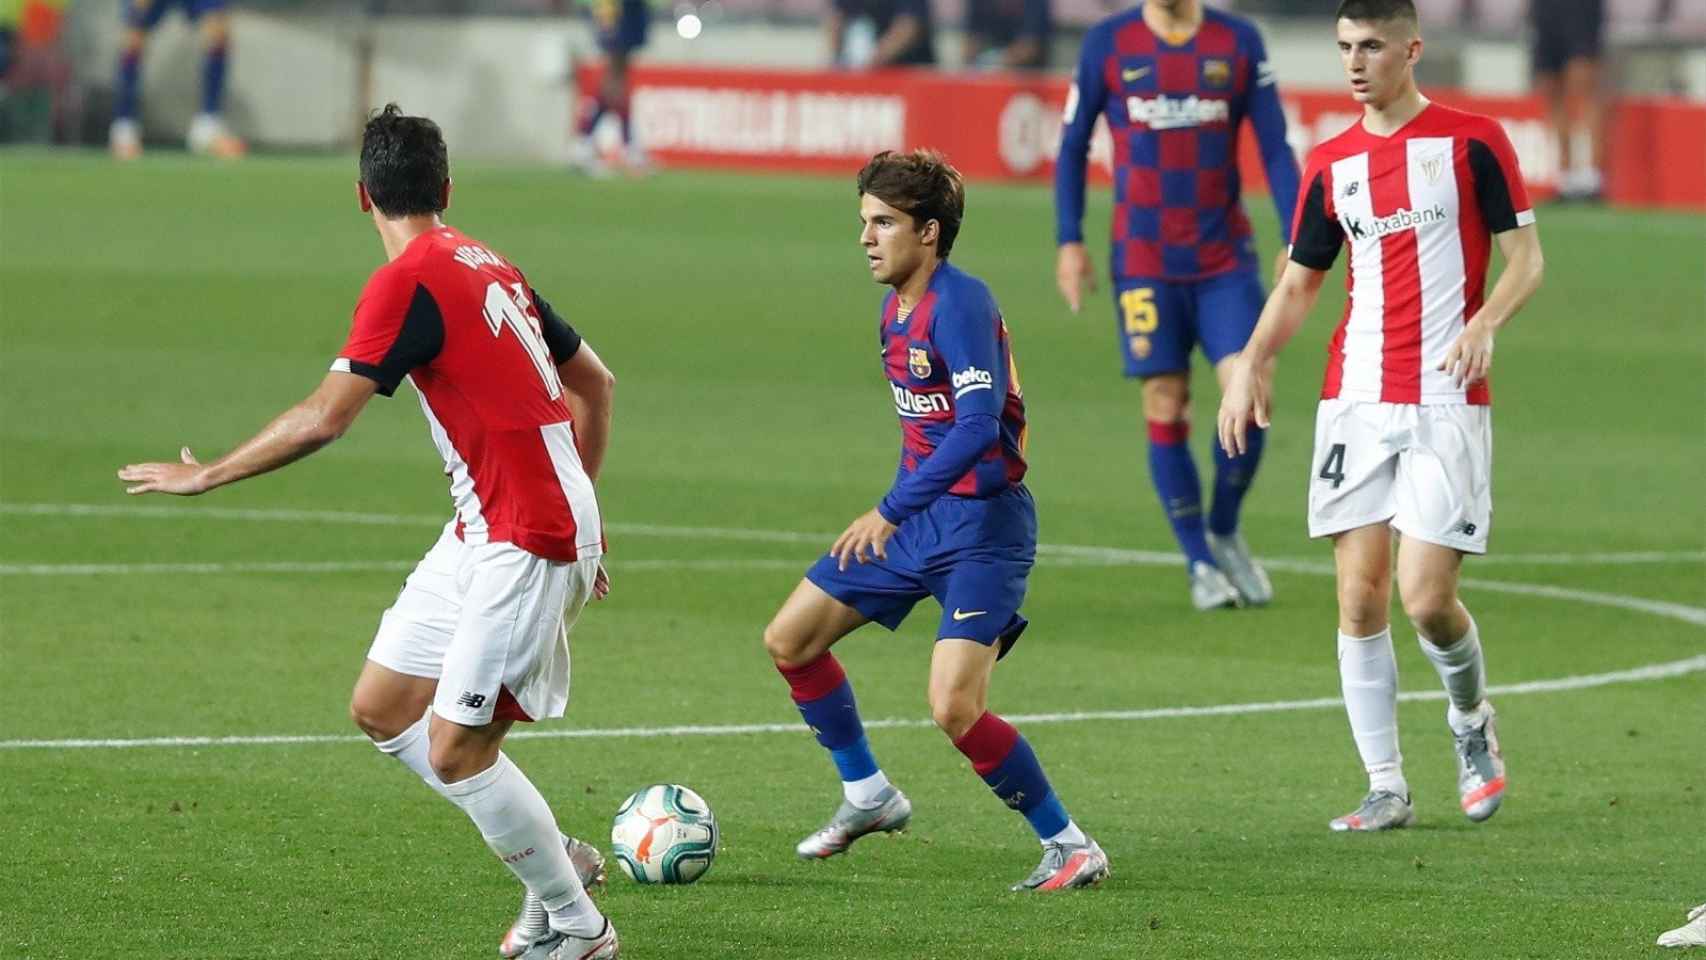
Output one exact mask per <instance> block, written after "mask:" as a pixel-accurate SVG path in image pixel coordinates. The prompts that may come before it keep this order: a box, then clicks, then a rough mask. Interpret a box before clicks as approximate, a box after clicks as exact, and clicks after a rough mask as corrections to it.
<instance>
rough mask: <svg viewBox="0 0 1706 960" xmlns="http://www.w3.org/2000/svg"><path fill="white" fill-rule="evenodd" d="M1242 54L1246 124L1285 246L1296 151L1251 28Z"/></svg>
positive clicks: (1293, 195)
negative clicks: (1253, 138) (1257, 150)
mask: <svg viewBox="0 0 1706 960" xmlns="http://www.w3.org/2000/svg"><path fill="white" fill-rule="evenodd" d="M1246 56H1247V57H1248V58H1249V74H1248V76H1247V77H1246V78H1245V83H1246V87H1245V89H1246V90H1248V91H1249V100H1248V103H1249V110H1250V126H1251V128H1252V129H1254V130H1255V131H1256V145H1257V146H1258V147H1259V148H1260V150H1261V154H1262V170H1263V172H1264V173H1265V174H1266V175H1267V180H1268V194H1269V195H1270V196H1271V197H1272V198H1273V201H1274V210H1275V211H1276V212H1278V214H1279V228H1280V243H1281V245H1282V246H1283V245H1289V244H1290V243H1291V223H1292V219H1293V217H1294V216H1295V215H1296V212H1297V194H1298V189H1299V188H1298V185H1299V182H1300V179H1301V178H1300V175H1299V173H1298V169H1297V154H1295V153H1293V152H1292V150H1291V144H1290V143H1288V142H1287V141H1286V128H1285V108H1284V107H1283V106H1282V105H1281V104H1280V97H1279V83H1278V82H1277V81H1276V79H1275V78H1274V69H1273V66H1272V65H1271V64H1270V63H1269V62H1268V52H1267V48H1266V47H1265V46H1263V44H1262V37H1261V35H1260V34H1258V33H1256V31H1255V30H1254V29H1251V31H1250V47H1249V49H1248V50H1247V51H1246ZM1282 264H1283V261H1282Z"/></svg>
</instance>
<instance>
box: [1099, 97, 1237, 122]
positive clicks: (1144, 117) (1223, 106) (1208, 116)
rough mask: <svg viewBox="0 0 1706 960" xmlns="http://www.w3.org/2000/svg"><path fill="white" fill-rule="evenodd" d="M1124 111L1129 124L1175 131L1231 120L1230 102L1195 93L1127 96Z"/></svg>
mask: <svg viewBox="0 0 1706 960" xmlns="http://www.w3.org/2000/svg"><path fill="white" fill-rule="evenodd" d="M1125 112H1126V114H1127V115H1128V116H1130V117H1131V122H1132V123H1141V124H1144V125H1145V126H1147V127H1149V129H1151V130H1177V129H1179V128H1180V127H1200V126H1203V125H1205V124H1210V123H1226V122H1228V121H1229V120H1231V119H1232V104H1231V103H1229V102H1227V101H1225V100H1212V99H1210V100H1205V99H1203V98H1202V97H1198V96H1189V97H1184V98H1180V97H1168V96H1160V97H1149V98H1144V97H1126V98H1125Z"/></svg>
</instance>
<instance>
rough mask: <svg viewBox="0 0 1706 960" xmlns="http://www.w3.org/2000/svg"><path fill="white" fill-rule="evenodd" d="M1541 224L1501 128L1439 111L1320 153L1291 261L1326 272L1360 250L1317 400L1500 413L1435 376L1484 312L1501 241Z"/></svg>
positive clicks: (1306, 178) (1342, 139) (1483, 396)
mask: <svg viewBox="0 0 1706 960" xmlns="http://www.w3.org/2000/svg"><path fill="white" fill-rule="evenodd" d="M1533 222H1534V209H1533V206H1532V205H1531V204H1530V203H1529V200H1528V189H1527V187H1526V186H1525V185H1524V184H1523V180H1522V171H1521V170H1519V169H1518V168H1517V162H1516V152H1515V151H1514V150H1512V149H1511V144H1510V139H1509V138H1508V137H1506V136H1505V132H1504V129H1503V128H1502V127H1500V126H1499V124H1498V121H1496V120H1493V119H1492V118H1491V117H1483V116H1480V115H1478V114H1473V113H1465V112H1463V111H1461V110H1453V109H1451V108H1449V107H1442V106H1440V105H1439V104H1437V103H1434V104H1429V105H1428V106H1426V107H1424V108H1423V109H1422V112H1421V113H1419V114H1417V115H1416V116H1415V118H1414V119H1412V120H1411V121H1410V122H1409V123H1407V124H1405V125H1404V127H1403V128H1402V129H1400V130H1398V131H1397V132H1396V133H1394V134H1392V135H1391V136H1389V137H1379V136H1375V135H1374V134H1372V133H1369V132H1368V131H1367V130H1365V129H1363V125H1362V123H1361V122H1360V121H1359V122H1358V123H1356V124H1355V125H1353V126H1352V127H1351V128H1350V129H1349V130H1346V131H1345V132H1344V133H1341V134H1339V135H1338V136H1336V137H1334V138H1333V139H1331V140H1328V141H1326V142H1325V143H1322V144H1321V145H1320V146H1318V147H1316V148H1315V150H1314V151H1313V152H1312V153H1311V154H1310V155H1309V162H1308V164H1307V165H1306V166H1305V169H1304V173H1303V191H1302V197H1301V198H1300V199H1299V201H1298V205H1297V214H1296V218H1295V222H1294V224H1293V229H1292V238H1293V242H1292V248H1291V259H1292V260H1294V261H1296V262H1297V263H1300V264H1302V265H1304V266H1306V267H1310V268H1312V269H1315V270H1327V269H1329V268H1331V267H1332V265H1333V261H1334V260H1335V259H1337V257H1338V254H1339V248H1340V247H1342V246H1345V245H1347V244H1348V245H1349V246H1350V250H1351V261H1350V270H1349V271H1348V272H1347V274H1346V277H1345V286H1346V288H1347V290H1349V293H1350V296H1349V297H1348V299H1347V301H1346V303H1345V316H1344V319H1343V320H1341V321H1340V322H1339V328H1338V330H1337V332H1335V333H1334V334H1333V339H1332V341H1331V343H1329V344H1328V347H1327V375H1326V379H1325V383H1324V384H1323V385H1322V388H1321V396H1322V397H1323V398H1324V399H1332V398H1343V399H1347V400H1369V401H1379V402H1383V403H1470V404H1487V403H1489V402H1491V393H1490V392H1489V390H1488V387H1487V382H1486V381H1485V380H1483V381H1481V382H1479V383H1476V384H1473V385H1471V386H1469V387H1468V388H1467V389H1464V388H1460V387H1457V386H1456V385H1454V384H1453V383H1452V381H1451V377H1450V375H1449V374H1447V373H1445V372H1443V371H1440V370H1437V369H1435V368H1436V367H1438V366H1439V364H1440V363H1441V362H1442V361H1443V360H1444V359H1445V356H1446V352H1447V351H1448V350H1450V348H1451V344H1452V343H1453V341H1455V340H1456V339H1457V336H1458V334H1460V333H1462V331H1463V327H1464V325H1465V324H1466V323H1467V322H1468V321H1469V319H1470V318H1472V317H1474V316H1475V313H1476V311H1478V310H1480V309H1481V303H1482V300H1483V298H1484V297H1485V291H1486V286H1487V261H1488V258H1489V255H1490V253H1491V250H1492V235H1493V234H1495V233H1503V232H1504V231H1506V230H1514V229H1516V228H1517V227H1523V226H1527V225H1528V224H1531V223H1533Z"/></svg>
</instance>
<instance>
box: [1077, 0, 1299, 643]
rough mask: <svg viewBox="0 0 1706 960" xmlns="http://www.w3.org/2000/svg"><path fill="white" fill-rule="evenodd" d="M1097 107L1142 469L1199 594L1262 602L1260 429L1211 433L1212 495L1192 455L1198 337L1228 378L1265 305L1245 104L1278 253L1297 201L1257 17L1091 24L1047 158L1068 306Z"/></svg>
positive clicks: (1277, 269) (1166, 16)
mask: <svg viewBox="0 0 1706 960" xmlns="http://www.w3.org/2000/svg"><path fill="white" fill-rule="evenodd" d="M1104 114H1105V115H1106V117H1107V121H1108V132H1109V133H1110V134H1112V137H1113V141H1114V169H1113V181H1114V216H1113V224H1112V231H1111V233H1112V244H1111V249H1110V251H1109V261H1110V262H1111V266H1112V271H1113V294H1114V323H1115V329H1116V335H1117V336H1118V337H1119V344H1120V346H1119V352H1120V358H1121V360H1122V361H1123V366H1124V368H1125V375H1126V376H1127V377H1132V378H1136V379H1138V380H1140V381H1142V384H1143V398H1142V406H1143V418H1144V420H1145V422H1146V426H1145V429H1144V433H1143V434H1140V436H1143V437H1144V438H1145V440H1146V441H1147V452H1148V459H1149V478H1150V482H1151V483H1152V484H1153V485H1154V487H1155V492H1156V495H1157V496H1158V497H1159V498H1160V503H1161V509H1162V512H1163V513H1165V514H1166V516H1167V522H1168V523H1169V524H1170V525H1171V526H1172V528H1173V536H1174V538H1175V539H1176V540H1177V541H1178V544H1179V550H1180V552H1181V553H1182V554H1183V555H1184V561H1185V572H1186V576H1187V578H1188V581H1189V590H1190V597H1191V604H1192V605H1193V606H1195V607H1196V608H1197V609H1198V610H1214V609H1219V608H1223V607H1242V606H1262V605H1264V604H1266V603H1268V601H1270V600H1271V599H1273V586H1272V584H1271V583H1270V582H1269V580H1268V575H1267V572H1266V571H1265V570H1263V569H1262V566H1261V564H1260V563H1258V562H1257V561H1256V559H1255V557H1253V556H1252V555H1251V553H1250V548H1249V546H1248V545H1247V544H1246V543H1245V542H1244V536H1243V534H1242V533H1241V532H1240V529H1239V517H1240V512H1241V510H1242V505H1243V502H1244V495H1245V493H1246V492H1248V491H1249V489H1250V484H1251V483H1252V482H1253V481H1254V479H1255V476H1256V468H1257V466H1258V465H1259V464H1260V462H1261V457H1262V444H1263V436H1264V435H1263V433H1262V432H1261V431H1259V430H1257V431H1254V432H1252V433H1251V434H1250V437H1251V439H1250V442H1249V444H1247V445H1246V446H1245V448H1244V449H1242V450H1240V451H1238V452H1237V453H1236V454H1230V453H1227V452H1226V451H1225V450H1223V449H1221V448H1220V447H1218V446H1217V447H1215V448H1214V452H1213V458H1214V499H1213V502H1212V504H1208V505H1206V506H1207V509H1206V510H1205V509H1204V507H1205V503H1204V499H1203V491H1202V482H1201V480H1200V479H1199V477H1198V474H1197V466H1196V461H1195V459H1193V457H1192V455H1191V449H1190V429H1191V409H1190V401H1191V354H1192V353H1193V352H1194V351H1195V350H1196V349H1197V348H1198V347H1200V348H1201V349H1202V352H1203V354H1204V356H1205V357H1206V358H1207V359H1208V362H1209V363H1210V364H1212V365H1213V366H1214V369H1215V374H1216V376H1217V378H1218V379H1219V381H1220V385H1221V386H1222V388H1224V387H1225V385H1226V382H1227V379H1226V378H1227V377H1228V376H1229V375H1230V372H1231V370H1232V360H1233V358H1235V357H1236V356H1237V354H1238V351H1240V350H1242V349H1243V348H1244V342H1245V341H1246V340H1248V339H1249V337H1250V331H1252V330H1254V329H1255V327H1256V318H1257V316H1258V315H1259V314H1260V313H1261V312H1262V298H1263V293H1262V278H1261V273H1260V271H1259V269H1258V267H1257V262H1256V245H1255V238H1254V236H1253V235H1252V232H1251V229H1250V219H1249V217H1248V216H1246V215H1245V213H1244V206H1243V203H1242V200H1241V194H1242V189H1241V187H1240V185H1239V175H1238V139H1239V136H1240V132H1241V128H1242V126H1243V123H1244V119H1245V118H1246V117H1248V118H1249V120H1250V125H1251V127H1252V129H1253V130H1254V131H1255V134H1256V142H1257V145H1258V147H1259V148H1260V152H1261V155H1262V163H1263V166H1264V169H1265V171H1266V173H1267V180H1268V192H1269V193H1270V194H1271V195H1272V197H1273V202H1274V208H1275V211H1276V212H1277V213H1278V221H1279V231H1278V232H1279V237H1278V239H1279V241H1280V250H1279V253H1278V257H1277V259H1276V262H1275V265H1274V282H1275V283H1278V282H1279V277H1280V274H1281V272H1282V271H1284V270H1286V269H1289V268H1287V267H1286V266H1285V259H1284V258H1285V249H1284V248H1285V245H1286V244H1288V243H1290V242H1291V220H1292V213H1293V210H1294V209H1295V207H1296V205H1297V184H1298V172H1297V157H1296V155H1295V154H1293V153H1292V152H1291V147H1290V146H1289V145H1288V144H1287V143H1286V132H1285V111H1284V110H1283V109H1282V108H1281V107H1280V99H1279V87H1278V86H1277V84H1276V80H1275V76H1274V71H1273V68H1272V67H1271V66H1269V64H1268V55H1267V50H1266V47H1265V46H1264V44H1263V42H1262V37H1261V35H1260V34H1259V33H1258V32H1257V31H1256V26H1255V24H1253V23H1251V22H1250V21H1248V20H1245V19H1243V18H1242V17H1238V16H1234V15H1232V14H1229V13H1225V12H1223V11H1221V10H1217V9H1213V8H1207V7H1204V5H1203V3H1202V0H1145V2H1144V3H1143V4H1141V5H1140V6H1138V7H1136V8H1134V9H1131V10H1127V11H1125V12H1123V13H1119V14H1116V15H1114V16H1112V17H1109V18H1108V19H1106V20H1104V21H1102V22H1101V23H1099V24H1097V25H1096V26H1095V27H1093V28H1092V29H1091V30H1090V32H1089V33H1088V34H1086V35H1085V37H1084V47H1083V52H1082V53H1081V54H1080V55H1079V61H1078V70H1077V72H1076V74H1075V75H1074V80H1073V84H1072V89H1071V91H1070V92H1069V93H1068V95H1067V100H1066V118H1065V124H1066V129H1065V131H1064V132H1063V133H1062V135H1061V140H1060V157H1059V160H1058V162H1057V163H1056V165H1055V175H1054V197H1055V217H1056V224H1055V239H1056V241H1057V243H1058V245H1059V249H1058V252H1057V253H1056V260H1055V282H1056V283H1057V284H1058V285H1059V287H1060V293H1061V296H1062V297H1064V298H1065V300H1066V303H1067V306H1069V307H1071V308H1072V312H1073V313H1077V312H1078V310H1079V307H1080V306H1081V305H1082V302H1083V298H1084V292H1083V291H1084V284H1085V283H1086V282H1088V283H1089V285H1090V287H1091V289H1094V288H1095V279H1094V272H1093V270H1092V268H1091V266H1090V256H1089V254H1088V253H1087V252H1086V251H1085V248H1084V182H1085V168H1086V163H1087V158H1088V155H1089V151H1090V135H1091V131H1092V130H1093V129H1094V128H1095V125H1096V118H1097V117H1098V116H1101V115H1104Z"/></svg>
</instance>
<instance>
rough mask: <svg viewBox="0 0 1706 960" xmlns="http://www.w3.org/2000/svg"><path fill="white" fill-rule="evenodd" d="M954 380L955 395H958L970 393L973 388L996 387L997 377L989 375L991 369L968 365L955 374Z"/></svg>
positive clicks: (988, 388)
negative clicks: (980, 368)
mask: <svg viewBox="0 0 1706 960" xmlns="http://www.w3.org/2000/svg"><path fill="white" fill-rule="evenodd" d="M953 381H954V396H956V397H958V396H961V395H963V394H967V393H970V392H972V391H973V390H993V389H995V378H994V377H992V376H990V375H989V371H988V370H979V369H978V368H976V367H967V368H965V369H964V370H961V371H960V372H959V373H956V374H954V376H953Z"/></svg>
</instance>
